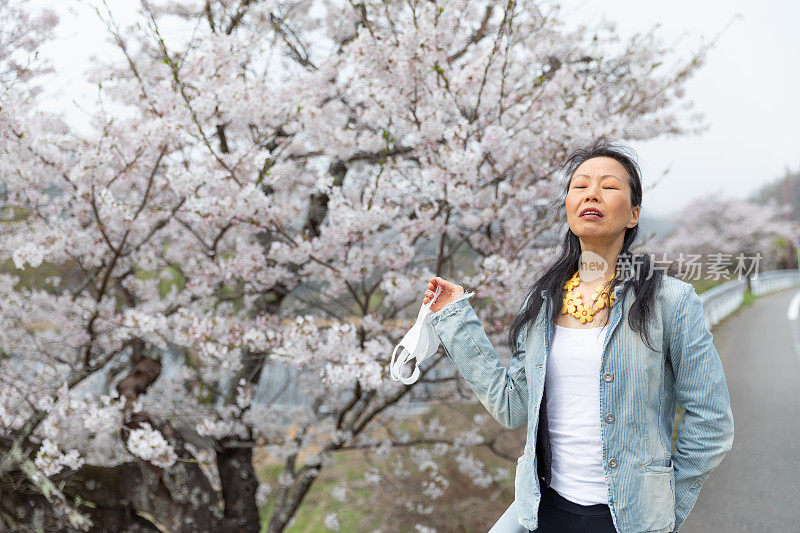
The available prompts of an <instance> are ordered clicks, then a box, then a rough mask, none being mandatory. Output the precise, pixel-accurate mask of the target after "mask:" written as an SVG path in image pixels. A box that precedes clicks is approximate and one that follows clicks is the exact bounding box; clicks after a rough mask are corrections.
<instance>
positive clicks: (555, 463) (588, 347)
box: [545, 324, 608, 505]
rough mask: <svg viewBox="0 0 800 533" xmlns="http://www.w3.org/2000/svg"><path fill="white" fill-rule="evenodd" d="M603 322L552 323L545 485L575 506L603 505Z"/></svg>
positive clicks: (605, 501) (605, 497) (604, 328)
mask: <svg viewBox="0 0 800 533" xmlns="http://www.w3.org/2000/svg"><path fill="white" fill-rule="evenodd" d="M606 330H607V326H603V327H599V328H598V327H593V328H589V329H577V328H566V327H563V326H559V325H557V324H556V332H555V337H553V347H552V349H551V352H550V355H549V356H548V358H547V373H546V374H545V391H546V394H547V423H548V428H549V430H550V443H551V447H552V454H553V456H552V464H551V475H552V478H551V483H550V486H551V487H552V488H553V489H554V490H555V491H556V492H558V493H559V494H560V495H561V496H563V497H564V498H566V499H568V500H570V501H572V502H575V503H577V504H580V505H594V504H598V503H604V504H608V490H607V489H606V480H605V474H604V471H603V448H602V437H601V433H600V399H599V397H598V395H599V386H600V360H601V356H602V349H603V341H604V339H605V335H606Z"/></svg>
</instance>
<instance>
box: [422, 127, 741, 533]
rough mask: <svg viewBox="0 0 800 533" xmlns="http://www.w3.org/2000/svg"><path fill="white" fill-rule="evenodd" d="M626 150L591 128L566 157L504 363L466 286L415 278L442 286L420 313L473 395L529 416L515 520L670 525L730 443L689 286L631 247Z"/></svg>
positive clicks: (728, 418)
mask: <svg viewBox="0 0 800 533" xmlns="http://www.w3.org/2000/svg"><path fill="white" fill-rule="evenodd" d="M629 152H630V150H628V149H626V148H625V147H624V146H619V145H617V144H616V143H612V142H609V141H607V140H606V139H604V138H602V137H601V138H599V139H597V140H595V141H594V142H593V143H592V144H591V145H589V146H587V147H585V148H581V149H578V150H576V151H574V152H573V153H572V154H570V156H569V158H568V159H567V161H566V162H565V164H564V167H563V169H562V170H565V175H566V176H568V178H569V179H568V181H567V183H565V189H564V192H563V195H562V198H561V199H560V200H563V202H562V201H560V202H559V205H560V206H563V208H564V209H565V210H566V222H567V225H568V226H569V227H568V229H567V231H566V234H565V235H564V239H563V242H562V246H561V251H560V255H559V256H558V257H557V258H556V259H555V260H554V261H553V263H552V264H551V265H549V266H548V267H547V268H546V269H545V270H544V272H543V273H542V274H541V275H540V276H539V277H538V279H537V280H536V282H535V283H534V284H533V286H532V287H531V288H530V289H529V291H528V293H527V296H526V299H525V303H523V307H522V310H521V312H520V314H519V315H518V316H517V317H516V319H515V320H514V322H513V324H512V327H511V330H510V332H509V343H510V345H511V347H512V357H511V362H510V365H509V368H508V369H506V368H505V367H504V366H503V365H502V363H501V362H500V358H499V356H498V355H497V353H496V351H495V350H494V348H493V346H492V344H491V342H490V341H489V339H488V337H487V336H486V332H485V331H484V329H483V326H482V325H481V322H480V320H479V319H478V317H477V316H476V314H475V311H474V310H473V309H472V306H471V305H470V303H469V300H468V298H469V296H471V294H465V293H464V288H463V287H462V286H460V285H457V284H455V283H452V282H449V281H447V280H444V279H442V278H440V277H435V278H433V279H431V280H430V282H429V283H428V287H427V288H428V290H427V291H426V292H425V297H424V300H423V302H424V303H426V304H427V303H428V302H429V301H430V300H431V298H432V296H433V294H434V291H435V290H436V288H437V286H441V287H442V292H441V294H440V295H439V297H438V299H437V300H436V302H434V305H433V306H432V308H431V310H432V314H431V323H432V325H433V327H434V328H435V330H436V332H437V334H438V335H439V338H440V339H441V341H442V344H443V345H444V348H445V351H446V353H447V355H448V357H450V359H451V360H452V361H453V363H454V364H455V365H456V367H457V368H458V370H459V371H460V372H461V374H462V375H463V376H464V378H465V379H466V381H467V383H468V384H469V385H470V387H471V388H472V390H473V392H474V393H475V394H476V396H477V397H478V399H479V400H480V401H481V403H483V405H484V406H485V407H486V409H487V410H488V411H489V413H491V414H492V416H493V417H494V418H495V419H496V420H497V421H498V422H500V424H501V425H503V426H504V427H505V428H507V429H516V428H518V427H520V426H522V425H523V424H525V423H526V422H527V423H528V428H527V440H526V443H525V450H524V452H523V454H522V456H521V457H520V458H519V459H518V463H517V470H516V477H515V482H514V486H515V497H516V501H515V503H516V506H517V508H518V521H519V523H520V524H521V525H522V526H524V528H527V531H536V532H538V533H549V532H559V533H569V532H577V531H580V532H605V531H619V532H621V533H629V532H630V533H634V532H645V531H647V532H650V531H657V532H669V531H677V530H678V528H679V527H680V526H681V524H682V523H683V522H684V520H685V519H686V516H687V515H688V514H689V512H690V511H691V509H692V507H693V506H694V503H695V501H696V500H697V496H698V493H699V491H700V486H701V484H702V483H703V481H704V480H705V479H706V478H707V477H708V475H709V473H710V472H711V471H712V470H714V469H715V468H716V467H717V466H718V465H719V464H720V462H721V461H722V458H723V457H724V456H725V454H726V453H727V452H728V450H730V449H731V446H732V443H733V415H732V412H731V407H730V398H729V395H728V388H727V383H726V380H725V375H724V373H723V369H722V364H721V362H720V358H719V355H718V353H717V351H716V349H715V348H714V344H713V337H712V335H711V332H710V331H709V330H708V328H707V327H706V323H705V317H704V314H703V306H702V303H701V300H700V297H699V296H698V295H697V293H696V292H695V290H694V288H693V286H692V285H691V284H689V283H686V282H684V281H682V280H679V279H677V278H675V277H673V276H669V275H667V274H666V273H662V272H660V271H659V270H658V269H655V268H652V267H651V262H650V261H649V259H648V257H647V256H646V255H642V256H634V255H632V254H631V252H630V251H629V248H630V246H631V245H632V244H633V242H634V240H635V239H636V236H637V234H638V221H639V214H640V210H641V204H642V184H641V178H640V170H639V167H638V164H637V163H636V160H635V156H633V155H631V154H629ZM538 295H541V298H538V297H534V296H538ZM676 403H677V404H678V405H680V406H681V407H682V408H683V409H685V414H684V416H683V420H682V422H681V424H680V426H679V428H678V438H677V441H676V443H675V447H676V451H675V452H674V453H672V447H671V433H672V429H673V421H674V414H675V408H676ZM523 531H524V530H523Z"/></svg>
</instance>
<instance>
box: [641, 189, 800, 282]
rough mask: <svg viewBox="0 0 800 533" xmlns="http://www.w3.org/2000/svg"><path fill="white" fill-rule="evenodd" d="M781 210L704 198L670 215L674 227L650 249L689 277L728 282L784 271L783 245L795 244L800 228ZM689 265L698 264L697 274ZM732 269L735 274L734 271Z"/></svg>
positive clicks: (778, 205) (716, 197)
mask: <svg viewBox="0 0 800 533" xmlns="http://www.w3.org/2000/svg"><path fill="white" fill-rule="evenodd" d="M786 209H787V206H785V205H783V204H781V203H778V201H777V200H774V199H769V200H765V201H763V202H754V201H750V200H739V199H735V198H724V197H723V198H721V197H719V195H717V194H710V195H706V196H703V197H701V198H697V199H695V200H693V201H691V202H690V203H689V204H688V205H687V206H686V207H685V208H684V209H682V210H681V211H680V212H679V213H676V214H675V216H674V217H672V220H673V221H674V222H675V223H676V224H677V227H676V228H675V229H674V230H673V232H672V233H670V234H669V235H668V236H667V237H665V238H663V239H658V240H657V241H656V242H655V244H654V246H655V248H654V250H656V249H657V250H659V251H660V252H661V253H662V254H665V255H664V257H666V258H668V260H670V261H672V262H674V263H675V266H676V267H678V268H680V269H681V270H683V271H684V272H687V273H688V274H689V277H690V278H692V277H693V276H695V275H698V274H700V275H702V277H703V278H707V279H718V280H721V281H728V280H730V279H739V278H740V277H742V278H743V277H746V276H747V275H748V273H749V274H755V273H757V272H762V271H767V270H775V269H776V268H786V267H785V266H782V265H783V264H785V263H784V261H785V249H786V242H787V241H788V242H791V243H794V241H795V239H796V238H797V237H798V236H800V225H798V223H797V222H794V221H787V220H786V218H785V217H786ZM690 255H694V257H693V258H692V257H690ZM740 257H741V263H740V259H739V258H740ZM689 263H694V264H697V265H700V266H701V271H699V272H697V271H694V270H693V268H694V267H691V266H690V265H689ZM712 264H714V265H716V266H712ZM737 265H738V266H739V267H740V274H737V273H735V269H736V267H737ZM709 267H711V269H710V271H709ZM715 271H719V273H718V274H717V273H715ZM698 279H699V278H698Z"/></svg>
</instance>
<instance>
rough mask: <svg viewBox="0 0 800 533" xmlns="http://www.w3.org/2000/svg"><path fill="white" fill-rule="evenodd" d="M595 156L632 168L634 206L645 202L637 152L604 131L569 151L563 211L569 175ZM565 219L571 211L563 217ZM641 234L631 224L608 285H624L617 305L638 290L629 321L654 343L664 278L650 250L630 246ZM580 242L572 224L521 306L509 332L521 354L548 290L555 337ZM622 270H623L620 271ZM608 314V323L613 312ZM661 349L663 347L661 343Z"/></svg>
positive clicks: (561, 200) (561, 199)
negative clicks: (653, 322)
mask: <svg viewBox="0 0 800 533" xmlns="http://www.w3.org/2000/svg"><path fill="white" fill-rule="evenodd" d="M593 157H611V158H613V159H615V160H617V161H619V163H620V164H622V166H623V167H625V170H626V171H627V172H628V176H629V178H628V183H629V184H630V188H631V205H632V206H641V205H642V180H641V170H640V168H639V163H638V161H637V156H636V153H635V152H634V151H633V149H631V148H630V147H628V146H626V145H624V144H622V143H619V142H617V141H612V140H609V139H608V138H606V137H605V136H601V137H598V138H596V139H594V140H593V141H592V142H591V143H590V144H588V145H586V146H583V147H581V148H577V149H575V150H574V151H573V152H572V153H570V155H569V157H568V158H567V160H566V161H565V162H564V164H563V166H562V167H561V171H562V172H564V173H565V174H566V183H565V185H564V190H563V191H562V193H561V195H560V196H559V198H558V200H557V201H556V205H557V206H558V207H559V211H560V210H561V209H566V208H565V203H566V195H567V192H568V191H569V184H570V180H571V179H572V175H573V174H574V173H575V171H576V170H577V169H578V167H579V166H580V165H581V164H582V163H583V162H584V161H586V160H588V159H591V158H593ZM564 219H566V216H565V217H564ZM638 234H639V225H638V224H637V225H636V226H634V227H632V228H626V229H625V237H624V240H623V243H622V249H621V251H620V253H619V256H618V258H617V264H616V265H615V273H616V275H615V276H614V277H613V279H612V280H610V281H609V282H606V286H608V287H609V289H610V290H611V291H612V292H613V290H614V287H616V286H617V285H620V284H622V285H623V287H622V288H621V290H620V294H619V295H618V296H617V298H616V300H615V301H614V305H622V304H623V303H624V301H625V297H626V295H627V294H628V292H629V290H630V289H631V287H632V288H633V290H634V293H635V299H634V301H633V303H632V304H631V308H630V312H629V314H628V322H629V324H630V327H631V329H633V331H636V332H638V333H639V334H640V335H641V336H642V337H643V339H644V342H645V343H646V344H647V345H648V346H649V347H650V348H651V349H654V350H655V348H653V347H652V346H651V343H650V338H649V335H648V333H647V327H646V325H647V321H648V319H649V318H650V314H651V312H652V309H653V302H654V300H655V296H656V293H657V291H658V288H659V286H660V284H661V281H662V272H660V271H659V270H658V269H652V270H653V271H652V272H650V270H651V268H650V259H649V254H647V253H645V254H642V255H639V256H636V255H635V254H633V253H632V252H631V251H630V247H631V245H632V244H633V243H634V241H635V240H636V237H637V236H638ZM580 256H581V245H580V240H579V239H578V236H577V235H575V234H574V233H573V232H572V230H571V229H570V228H569V226H567V229H566V233H565V234H564V238H563V239H562V242H561V252H560V254H559V255H558V257H556V258H555V260H554V261H553V262H552V263H551V264H550V265H548V266H547V267H546V268H545V270H544V272H543V273H542V275H541V276H539V277H538V278H537V280H536V281H535V282H534V284H533V286H532V287H531V288H530V289H529V290H528V292H527V294H526V299H527V304H525V306H524V308H523V309H522V311H521V312H520V313H519V315H517V317H516V318H515V319H514V322H513V323H512V325H511V330H510V331H509V345H510V346H511V351H512V353H514V354H516V352H517V350H518V346H517V337H518V336H519V333H520V331H521V330H522V328H523V327H525V326H526V325H527V324H528V323H529V322H530V321H532V320H534V319H535V318H536V317H537V316H539V312H540V310H541V307H542V305H543V304H544V302H545V300H544V299H543V298H542V296H541V292H542V291H543V290H544V291H546V295H545V296H546V298H547V300H548V301H549V302H550V303H551V306H550V307H551V309H552V312H551V314H550V317H549V318H550V320H549V321H548V327H549V328H550V333H551V335H550V338H552V337H553V335H552V333H553V330H554V329H555V323H556V319H557V318H558V315H559V314H561V302H562V298H563V296H562V289H563V287H564V284H565V283H566V282H567V281H568V280H569V279H570V278H571V277H572V276H573V274H575V271H576V270H578V267H579V266H580V265H579V263H580ZM621 272H623V274H621ZM610 316H611V313H608V314H607V316H606V323H608V317H610ZM656 351H660V348H659V349H658V350H656Z"/></svg>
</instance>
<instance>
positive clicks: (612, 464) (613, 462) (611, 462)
mask: <svg viewBox="0 0 800 533" xmlns="http://www.w3.org/2000/svg"><path fill="white" fill-rule="evenodd" d="M608 467H609V468H616V467H617V460H616V459H609V460H608Z"/></svg>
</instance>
